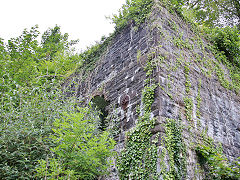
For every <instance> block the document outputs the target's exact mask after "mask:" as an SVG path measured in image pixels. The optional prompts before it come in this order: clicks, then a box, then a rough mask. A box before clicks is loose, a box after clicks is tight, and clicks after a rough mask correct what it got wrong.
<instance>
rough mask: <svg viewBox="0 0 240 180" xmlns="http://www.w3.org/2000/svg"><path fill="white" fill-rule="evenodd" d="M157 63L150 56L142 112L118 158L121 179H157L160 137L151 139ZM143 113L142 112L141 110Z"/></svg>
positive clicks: (146, 70) (127, 135)
mask: <svg viewBox="0 0 240 180" xmlns="http://www.w3.org/2000/svg"><path fill="white" fill-rule="evenodd" d="M155 67H156V65H155V64H154V63H153V62H152V58H148V61H147V62H146V66H145V68H144V70H145V72H146V75H147V79H146V80H145V86H144V89H143V91H142V104H143V108H142V114H140V116H139V118H138V121H137V125H136V126H135V127H134V128H133V129H132V130H130V131H129V132H128V133H127V134H126V145H125V148H124V150H122V151H121V155H120V157H119V159H118V170H119V174H120V179H157V177H158V176H157V158H158V154H157V152H158V148H157V142H158V138H157V137H156V139H155V140H151V137H152V136H153V134H152V133H151V129H152V128H154V125H155V121H156V119H155V118H152V117H151V106H152V104H153V102H154V98H155V97H154V95H155V89H156V87H157V85H156V84H155V83H154V79H151V76H152V73H153V70H154V69H155ZM140 113H141V112H140Z"/></svg>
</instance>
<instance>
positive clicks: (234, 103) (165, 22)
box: [65, 6, 240, 179]
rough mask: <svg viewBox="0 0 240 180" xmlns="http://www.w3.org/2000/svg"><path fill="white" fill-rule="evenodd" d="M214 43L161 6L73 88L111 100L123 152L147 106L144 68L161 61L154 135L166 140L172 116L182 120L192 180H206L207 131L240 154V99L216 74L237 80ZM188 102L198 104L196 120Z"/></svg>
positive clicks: (155, 75) (87, 95)
mask: <svg viewBox="0 0 240 180" xmlns="http://www.w3.org/2000/svg"><path fill="white" fill-rule="evenodd" d="M208 44H209V42H208V41H207V40H205V39H204V38H202V37H199V36H198V35H196V33H194V32H193V29H192V28H191V26H190V25H188V24H187V23H186V22H184V21H183V20H182V19H181V18H179V17H177V16H176V15H174V14H170V13H169V12H168V11H167V10H166V9H165V8H163V7H160V6H155V8H154V10H153V13H152V15H151V17H150V18H149V20H148V22H146V23H145V24H143V25H141V26H140V27H139V28H136V27H134V24H133V23H130V24H129V25H128V26H127V27H126V28H125V29H123V30H122V31H121V32H120V33H118V34H117V35H116V37H115V38H114V39H113V41H112V43H111V44H110V45H109V47H108V49H107V51H106V52H105V53H104V54H103V55H102V56H101V58H100V60H99V61H98V62H97V64H96V66H95V69H94V71H92V72H87V73H88V74H87V78H86V79H85V80H83V79H82V74H81V73H79V74H75V75H74V76H73V77H72V78H74V79H75V83H72V84H70V85H69V87H70V88H71V89H72V90H73V93H74V94H75V95H76V96H78V97H83V98H84V99H85V100H86V99H87V100H90V99H91V97H94V96H96V95H101V96H104V98H105V99H106V100H107V101H109V102H110V105H109V106H108V107H107V110H108V112H109V118H108V122H107V123H108V126H109V128H112V129H113V133H114V137H115V140H116V142H117V145H116V148H115V150H116V151H117V152H120V151H121V150H122V149H123V148H124V142H125V133H126V132H127V131H128V130H129V129H131V128H133V127H134V126H135V124H136V121H137V116H138V115H137V113H136V108H137V106H141V94H142V89H143V87H144V80H145V79H146V73H145V72H144V67H145V63H146V61H147V60H148V59H149V58H151V59H152V61H155V62H156V63H157V67H156V68H155V69H154V72H153V76H152V78H154V79H155V80H156V82H157V84H158V85H159V86H158V88H157V89H156V91H155V102H154V103H153V105H152V114H153V115H154V116H155V117H156V118H157V122H156V126H155V128H154V129H153V131H152V132H153V134H156V133H157V132H160V134H161V136H164V132H165V131H164V128H163V124H164V123H165V122H166V118H171V119H181V122H182V124H183V127H184V128H183V137H184V141H185V143H186V146H187V179H193V178H194V177H195V178H196V179H202V178H203V177H202V176H201V175H199V174H197V173H196V171H197V170H198V169H199V166H198V165H197V164H198V163H197V158H196V153H195V150H194V148H193V146H192V144H194V143H196V142H197V140H198V139H199V137H200V134H201V133H202V132H203V131H204V130H205V131H206V132H207V135H208V136H210V137H212V138H213V139H214V140H215V141H216V142H220V143H221V144H222V145H223V150H224V153H225V154H226V155H227V157H228V158H229V159H230V160H233V159H236V158H237V157H239V155H240V124H239V123H240V97H239V95H237V94H236V93H235V92H234V91H231V90H228V89H226V88H224V87H223V81H221V80H219V79H220V76H219V75H218V74H217V73H216V72H217V71H218V70H219V69H220V70H221V71H222V72H223V74H225V75H224V79H226V80H229V81H231V80H230V78H229V76H228V70H227V69H226V68H225V67H224V66H223V65H222V64H221V63H219V62H217V60H216V59H215V58H214V56H213V54H212V53H211V51H210V50H209V49H210V48H209V46H208ZM187 68H189V70H188V71H187ZM66 84H69V83H66ZM65 86H66V85H65ZM186 98H189V99H190V101H191V105H192V106H191V109H190V116H191V117H190V121H189V119H188V118H187V114H186V111H187V109H186V102H185V99H186ZM189 129H191V130H189ZM159 139H161V137H159ZM159 149H161V147H160V146H159ZM111 170H112V173H111V175H110V176H109V177H108V178H106V179H118V175H117V169H116V167H115V166H113V167H112V169H111Z"/></svg>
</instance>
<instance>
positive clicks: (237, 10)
mask: <svg viewBox="0 0 240 180" xmlns="http://www.w3.org/2000/svg"><path fill="white" fill-rule="evenodd" d="M184 2H185V5H186V6H188V7H189V8H191V9H194V10H195V12H196V18H197V21H198V22H201V23H204V24H206V25H208V26H211V27H212V26H218V27H222V26H228V25H229V26H234V25H238V27H239V28H240V1H239V0H214V1H213V0H184Z"/></svg>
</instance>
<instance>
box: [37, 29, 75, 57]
mask: <svg viewBox="0 0 240 180" xmlns="http://www.w3.org/2000/svg"><path fill="white" fill-rule="evenodd" d="M77 42H78V41H77V40H74V41H70V42H68V34H67V33H65V34H63V35H62V33H61V29H60V27H59V26H57V25H56V26H55V27H54V28H49V29H48V30H47V31H45V32H44V33H43V35H42V41H41V46H42V52H43V53H44V55H45V59H46V60H53V58H54V57H55V56H56V53H57V52H62V51H64V50H68V49H69V47H70V46H72V45H74V44H76V43H77Z"/></svg>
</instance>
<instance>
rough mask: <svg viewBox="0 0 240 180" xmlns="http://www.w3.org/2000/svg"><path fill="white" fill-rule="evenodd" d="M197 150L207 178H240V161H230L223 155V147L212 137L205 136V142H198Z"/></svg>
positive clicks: (232, 179) (234, 179)
mask: <svg viewBox="0 0 240 180" xmlns="http://www.w3.org/2000/svg"><path fill="white" fill-rule="evenodd" d="M196 152H197V155H198V158H199V161H200V164H201V165H202V166H203V167H204V168H205V170H206V172H207V177H206V178H208V179H229V180H237V179H239V178H240V162H239V161H234V162H232V163H230V162H229V161H228V159H227V158H226V157H225V156H224V155H223V153H222V151H221V148H219V147H218V146H216V145H214V142H213V140H212V139H211V138H205V139H204V142H202V143H199V144H197V146H196ZM238 160H240V159H238Z"/></svg>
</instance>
